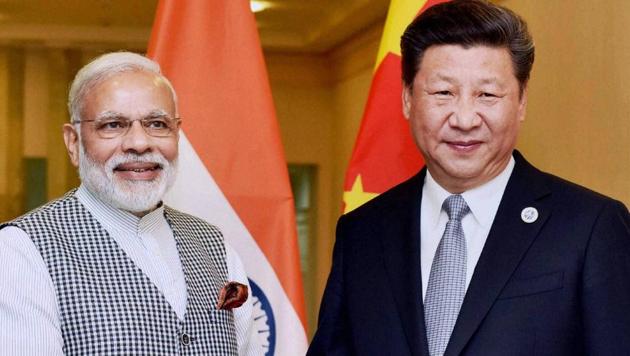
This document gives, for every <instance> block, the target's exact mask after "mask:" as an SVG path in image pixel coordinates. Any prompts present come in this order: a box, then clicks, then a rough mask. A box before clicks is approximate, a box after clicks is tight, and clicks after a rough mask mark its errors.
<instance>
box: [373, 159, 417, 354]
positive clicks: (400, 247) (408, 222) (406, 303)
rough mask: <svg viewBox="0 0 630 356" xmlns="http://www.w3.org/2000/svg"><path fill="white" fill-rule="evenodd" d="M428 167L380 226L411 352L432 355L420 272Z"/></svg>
mask: <svg viewBox="0 0 630 356" xmlns="http://www.w3.org/2000/svg"><path fill="white" fill-rule="evenodd" d="M424 176H425V170H422V171H421V172H420V173H419V174H418V175H416V176H415V177H413V178H412V179H410V180H409V181H407V182H405V183H403V184H402V185H401V186H400V187H399V188H401V189H399V190H398V191H397V192H396V194H397V195H395V196H394V201H395V204H393V205H392V206H393V207H392V209H391V210H390V211H388V212H387V213H386V215H387V216H384V217H383V219H381V220H380V221H382V222H383V223H382V225H381V226H380V228H379V229H378V231H379V234H381V233H382V235H381V236H382V238H381V241H382V251H383V255H384V262H385V269H386V272H387V276H388V278H389V285H390V288H391V290H392V294H393V295H394V298H395V300H396V307H397V310H398V315H399V316H400V318H401V321H402V326H403V329H404V331H405V336H406V338H407V341H408V344H409V348H410V351H411V354H413V355H427V356H428V355H429V353H428V347H427V341H426V332H425V327H424V308H423V304H422V277H421V273H420V202H421V200H422V183H423V182H424Z"/></svg>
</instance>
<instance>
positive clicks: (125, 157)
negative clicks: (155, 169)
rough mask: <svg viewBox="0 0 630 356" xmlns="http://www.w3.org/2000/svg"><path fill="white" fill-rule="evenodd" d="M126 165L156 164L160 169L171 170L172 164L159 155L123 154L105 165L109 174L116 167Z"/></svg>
mask: <svg viewBox="0 0 630 356" xmlns="http://www.w3.org/2000/svg"><path fill="white" fill-rule="evenodd" d="M126 163H155V164H157V165H158V166H159V167H160V168H169V167H170V163H169V162H168V160H166V158H164V156H162V155H161V154H159V153H153V152H151V153H144V154H141V155H138V154H135V153H123V154H119V155H115V156H113V157H111V158H110V159H109V160H107V162H106V163H105V169H106V170H107V172H111V171H113V170H114V169H115V168H116V167H118V166H120V165H122V164H126Z"/></svg>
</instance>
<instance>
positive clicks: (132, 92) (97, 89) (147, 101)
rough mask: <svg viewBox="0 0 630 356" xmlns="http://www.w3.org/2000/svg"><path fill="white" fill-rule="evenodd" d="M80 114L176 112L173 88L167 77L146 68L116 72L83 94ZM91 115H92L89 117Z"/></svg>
mask: <svg viewBox="0 0 630 356" xmlns="http://www.w3.org/2000/svg"><path fill="white" fill-rule="evenodd" d="M82 101H83V104H82V108H81V109H82V110H81V114H82V116H84V117H85V118H93V117H92V116H94V115H98V114H99V113H100V112H104V111H107V112H120V113H121V115H125V114H129V115H135V114H139V115H144V112H145V111H146V112H155V111H159V110H162V111H164V112H166V113H168V114H169V115H173V116H174V115H175V114H176V103H175V98H174V97H173V92H172V91H171V90H170V86H169V85H168V82H167V81H166V80H165V79H164V77H162V76H160V75H158V74H155V73H150V72H146V71H126V72H121V73H115V74H112V75H110V76H108V77H107V78H102V80H100V81H98V82H96V83H95V84H94V85H92V86H91V88H90V90H89V91H88V92H86V93H85V95H84V97H83V100H82ZM88 116H90V117H88Z"/></svg>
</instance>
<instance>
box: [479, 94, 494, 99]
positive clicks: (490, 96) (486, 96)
mask: <svg viewBox="0 0 630 356" xmlns="http://www.w3.org/2000/svg"><path fill="white" fill-rule="evenodd" d="M480 96H481V97H482V98H496V97H497V96H496V95H495V94H492V93H481V95H480Z"/></svg>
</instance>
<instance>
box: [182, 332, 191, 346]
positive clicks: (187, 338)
mask: <svg viewBox="0 0 630 356" xmlns="http://www.w3.org/2000/svg"><path fill="white" fill-rule="evenodd" d="M179 341H181V343H182V345H184V346H188V345H190V342H191V341H192V338H191V337H190V335H188V334H186V333H184V334H182V336H181V337H180V338H179Z"/></svg>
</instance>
